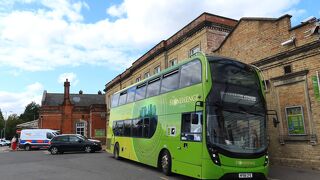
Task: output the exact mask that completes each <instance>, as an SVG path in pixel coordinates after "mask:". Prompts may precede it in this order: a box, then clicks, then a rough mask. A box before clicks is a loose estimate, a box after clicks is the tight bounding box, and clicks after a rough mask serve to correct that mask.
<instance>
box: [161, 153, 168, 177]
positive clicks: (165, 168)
mask: <svg viewBox="0 0 320 180" xmlns="http://www.w3.org/2000/svg"><path fill="white" fill-rule="evenodd" d="M160 167H161V170H162V172H163V173H164V174H165V175H167V176H169V175H170V174H171V155H170V153H169V151H167V150H164V151H163V153H162V156H161V160H160Z"/></svg>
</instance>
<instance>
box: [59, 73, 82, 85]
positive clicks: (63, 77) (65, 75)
mask: <svg viewBox="0 0 320 180" xmlns="http://www.w3.org/2000/svg"><path fill="white" fill-rule="evenodd" d="M66 79H68V81H69V82H70V84H71V86H76V85H77V84H78V83H79V80H78V79H77V75H76V74H75V73H73V72H70V73H63V74H60V76H59V78H58V83H60V84H63V83H64V82H65V81H66Z"/></svg>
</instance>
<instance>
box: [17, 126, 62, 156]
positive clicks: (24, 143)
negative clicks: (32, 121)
mask: <svg viewBox="0 0 320 180" xmlns="http://www.w3.org/2000/svg"><path fill="white" fill-rule="evenodd" d="M56 135H57V131H55V130H52V129H23V130H21V134H20V142H19V148H22V149H25V150H26V151H30V150H31V149H40V148H48V147H49V146H50V144H49V142H50V140H51V139H52V138H53V137H54V136H56Z"/></svg>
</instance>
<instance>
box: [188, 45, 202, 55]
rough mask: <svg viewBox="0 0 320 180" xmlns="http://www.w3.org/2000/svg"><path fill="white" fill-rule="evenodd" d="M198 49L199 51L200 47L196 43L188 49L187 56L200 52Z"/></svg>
mask: <svg viewBox="0 0 320 180" xmlns="http://www.w3.org/2000/svg"><path fill="white" fill-rule="evenodd" d="M200 51H201V47H200V45H199V44H198V45H196V46H194V47H193V48H191V49H190V50H189V57H191V56H193V55H194V54H196V53H197V52H200Z"/></svg>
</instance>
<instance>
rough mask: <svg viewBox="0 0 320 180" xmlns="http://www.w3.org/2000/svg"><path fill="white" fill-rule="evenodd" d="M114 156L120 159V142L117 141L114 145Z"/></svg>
mask: <svg viewBox="0 0 320 180" xmlns="http://www.w3.org/2000/svg"><path fill="white" fill-rule="evenodd" d="M113 157H114V158H115V159H117V160H119V159H120V157H119V144H118V143H116V145H115V146H114V149H113Z"/></svg>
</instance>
